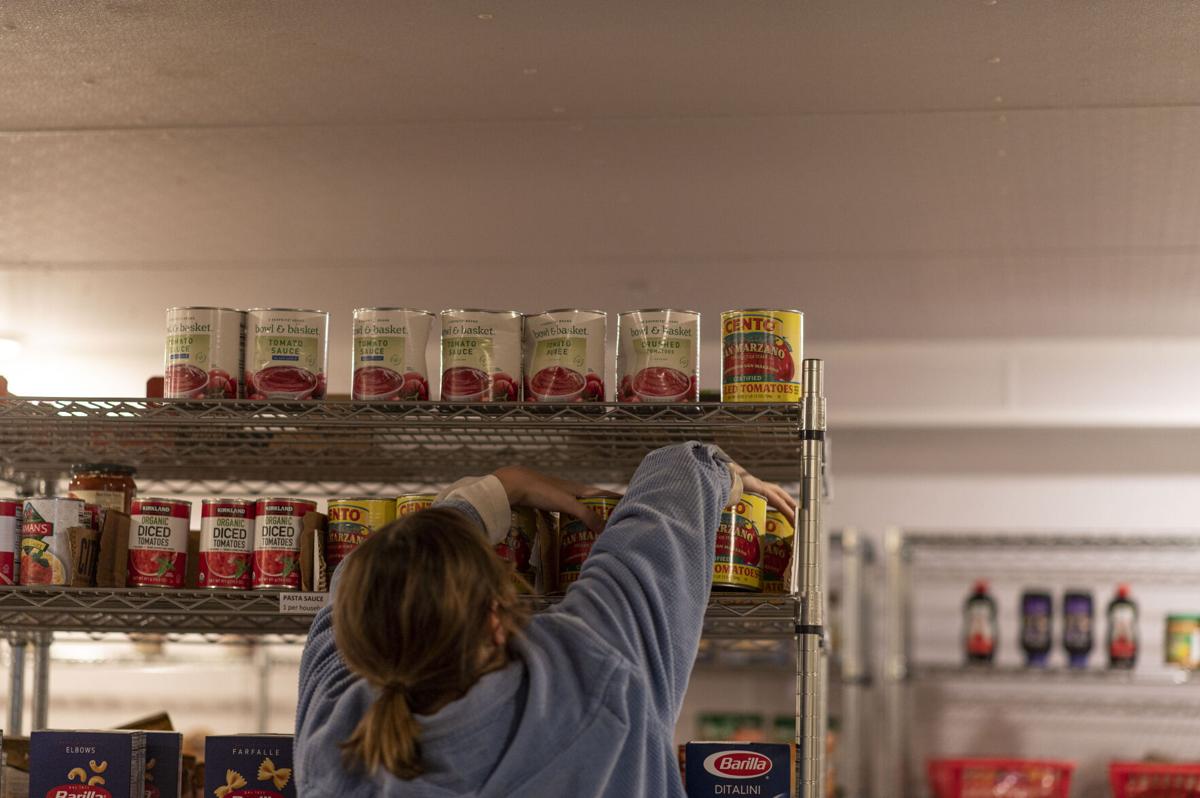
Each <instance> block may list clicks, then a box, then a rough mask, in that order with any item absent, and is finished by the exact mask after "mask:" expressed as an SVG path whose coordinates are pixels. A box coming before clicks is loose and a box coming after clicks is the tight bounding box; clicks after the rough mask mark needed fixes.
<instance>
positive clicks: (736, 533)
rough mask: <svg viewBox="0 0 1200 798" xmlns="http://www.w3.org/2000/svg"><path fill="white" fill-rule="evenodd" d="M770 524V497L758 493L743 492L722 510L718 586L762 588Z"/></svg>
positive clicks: (715, 568)
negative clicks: (764, 542) (764, 540)
mask: <svg viewBox="0 0 1200 798" xmlns="http://www.w3.org/2000/svg"><path fill="white" fill-rule="evenodd" d="M766 525H767V499H766V497H765V496H760V495H759V494H757V493H743V494H742V497H741V498H740V499H738V500H737V501H736V502H734V503H733V504H731V505H729V506H728V507H726V508H725V509H724V510H722V511H721V525H720V526H719V527H717V552H716V559H715V561H714V562H713V589H714V590H751V591H759V590H762V587H763V576H762V560H763V546H762V531H763V529H764V528H765V527H766Z"/></svg>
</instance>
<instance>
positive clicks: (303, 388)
mask: <svg viewBox="0 0 1200 798" xmlns="http://www.w3.org/2000/svg"><path fill="white" fill-rule="evenodd" d="M328 334H329V314H328V313H327V312H325V311H323V310H295V309H292V308H255V309H253V310H249V311H247V312H246V358H245V359H246V375H245V379H246V396H247V398H249V399H284V400H297V399H321V398H323V397H324V396H325V379H326V378H325V360H326V356H327V354H328V352H327V345H328Z"/></svg>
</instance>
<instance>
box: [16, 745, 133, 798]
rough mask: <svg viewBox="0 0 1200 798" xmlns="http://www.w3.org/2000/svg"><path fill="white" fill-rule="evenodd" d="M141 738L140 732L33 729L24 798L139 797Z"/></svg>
mask: <svg viewBox="0 0 1200 798" xmlns="http://www.w3.org/2000/svg"><path fill="white" fill-rule="evenodd" d="M145 778H146V736H145V735H144V734H143V733H142V732H140V731H35V732H34V733H33V734H32V735H30V740H29V795H30V798H34V797H35V796H36V798H145V787H146V782H145Z"/></svg>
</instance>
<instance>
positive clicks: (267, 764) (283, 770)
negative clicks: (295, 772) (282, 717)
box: [204, 734, 296, 798]
mask: <svg viewBox="0 0 1200 798" xmlns="http://www.w3.org/2000/svg"><path fill="white" fill-rule="evenodd" d="M204 798H296V782H295V780H294V779H293V778H292V736H291V735H290V734H233V735H229V736H225V737H208V738H206V739H205V741H204Z"/></svg>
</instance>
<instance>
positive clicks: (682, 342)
mask: <svg viewBox="0 0 1200 798" xmlns="http://www.w3.org/2000/svg"><path fill="white" fill-rule="evenodd" d="M699 398H700V314H699V313H697V312H696V311H694V310H670V309H665V308H663V309H649V310H629V311H626V312H624V313H622V314H621V315H619V316H618V317H617V401H619V402H694V401H696V400H698V399H699Z"/></svg>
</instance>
